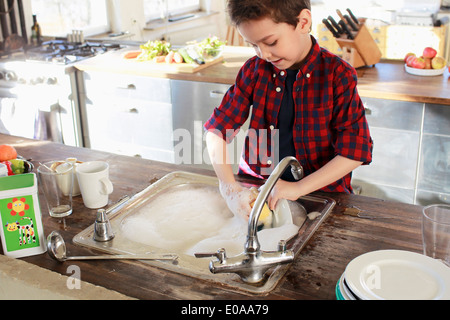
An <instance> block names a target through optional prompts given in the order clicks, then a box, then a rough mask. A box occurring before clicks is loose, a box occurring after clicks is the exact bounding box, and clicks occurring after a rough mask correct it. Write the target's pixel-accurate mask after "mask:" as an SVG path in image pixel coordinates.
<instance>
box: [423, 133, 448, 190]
mask: <svg viewBox="0 0 450 320" xmlns="http://www.w3.org/2000/svg"><path fill="white" fill-rule="evenodd" d="M418 179H419V180H418V181H419V183H418V188H419V189H421V190H425V191H437V192H443V193H450V136H444V135H430V134H424V135H423V142H422V150H421V155H420V167H419V175H418Z"/></svg>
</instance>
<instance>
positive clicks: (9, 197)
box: [0, 173, 47, 258]
mask: <svg viewBox="0 0 450 320" xmlns="http://www.w3.org/2000/svg"><path fill="white" fill-rule="evenodd" d="M0 222H1V226H0V235H1V242H2V247H3V254H4V255H7V256H11V257H13V258H20V257H26V256H33V255H37V254H41V253H44V252H46V251H47V247H46V243H45V237H44V230H43V227H42V216H41V210H40V205H39V198H38V186H37V179H36V175H35V174H34V173H27V174H19V175H14V176H9V177H2V178H0Z"/></svg>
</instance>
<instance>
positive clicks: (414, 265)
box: [344, 250, 450, 300]
mask: <svg viewBox="0 0 450 320" xmlns="http://www.w3.org/2000/svg"><path fill="white" fill-rule="evenodd" d="M344 275H345V280H346V283H347V285H348V286H349V288H350V290H352V291H353V293H354V294H356V295H357V296H358V297H359V298H361V299H368V300H369V299H377V300H416V299H417V300H419V299H420V300H432V299H445V300H448V299H450V268H449V267H447V266H446V265H444V264H443V263H442V262H440V261H438V260H435V259H432V258H430V257H427V256H425V255H423V254H419V253H414V252H409V251H402V250H380V251H373V252H369V253H366V254H363V255H361V256H359V257H356V258H355V259H353V260H352V261H351V262H350V263H349V264H348V265H347V268H346V269H345V272H344Z"/></svg>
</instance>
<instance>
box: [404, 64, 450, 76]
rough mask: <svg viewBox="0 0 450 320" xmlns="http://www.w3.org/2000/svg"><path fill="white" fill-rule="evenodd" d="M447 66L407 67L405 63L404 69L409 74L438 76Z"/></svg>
mask: <svg viewBox="0 0 450 320" xmlns="http://www.w3.org/2000/svg"><path fill="white" fill-rule="evenodd" d="M446 68H447V67H443V68H442V69H417V68H411V67H408V66H407V65H406V64H405V70H406V72H408V73H409V74H413V75H415V76H423V77H432V76H440V75H441V74H443V73H444V71H445V69H446Z"/></svg>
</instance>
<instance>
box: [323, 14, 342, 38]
mask: <svg viewBox="0 0 450 320" xmlns="http://www.w3.org/2000/svg"><path fill="white" fill-rule="evenodd" d="M322 23H323V24H324V25H325V26H326V27H327V29H328V30H330V32H331V33H332V34H333V36H334V37H335V38H339V33H338V32H337V31H336V30H335V29H334V28H333V26H332V25H331V24H330V23H329V22H328V20H327V19H322Z"/></svg>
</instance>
